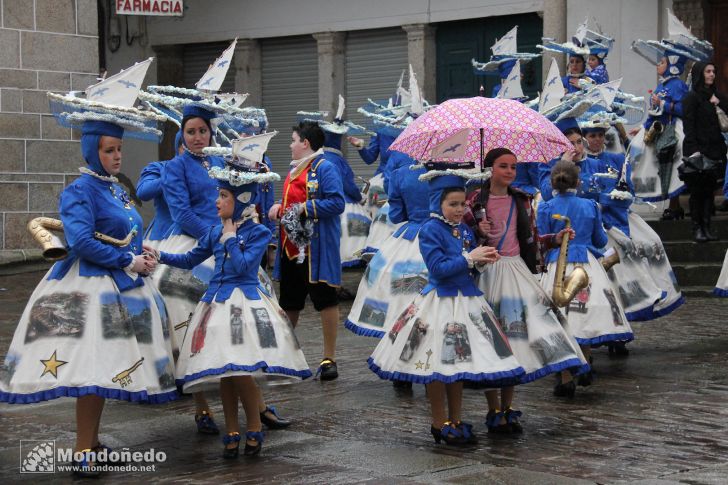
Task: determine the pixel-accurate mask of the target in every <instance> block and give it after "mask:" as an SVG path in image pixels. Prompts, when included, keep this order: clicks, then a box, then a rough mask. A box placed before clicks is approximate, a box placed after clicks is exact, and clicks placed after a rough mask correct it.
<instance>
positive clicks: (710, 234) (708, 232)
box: [703, 225, 718, 241]
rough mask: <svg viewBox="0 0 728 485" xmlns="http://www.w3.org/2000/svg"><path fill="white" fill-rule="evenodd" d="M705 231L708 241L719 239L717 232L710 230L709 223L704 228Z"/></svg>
mask: <svg viewBox="0 0 728 485" xmlns="http://www.w3.org/2000/svg"><path fill="white" fill-rule="evenodd" d="M703 233H704V234H705V238H706V239H707V240H708V241H717V240H718V236H716V235H715V234H713V233H712V232H710V226H708V225H706V226H705V229H703Z"/></svg>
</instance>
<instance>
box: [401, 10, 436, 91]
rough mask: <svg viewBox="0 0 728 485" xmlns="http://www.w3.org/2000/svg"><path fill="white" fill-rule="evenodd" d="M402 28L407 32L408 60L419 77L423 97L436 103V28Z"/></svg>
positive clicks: (411, 25) (428, 26)
mask: <svg viewBox="0 0 728 485" xmlns="http://www.w3.org/2000/svg"><path fill="white" fill-rule="evenodd" d="M402 28H403V29H404V31H405V32H407V58H408V61H409V63H410V64H411V65H412V69H413V70H414V71H415V75H416V76H417V82H418V84H419V86H420V91H421V92H422V96H423V97H424V98H425V99H426V100H427V101H429V102H430V103H435V102H436V100H435V96H436V94H437V93H436V91H435V79H436V73H437V64H436V62H437V44H436V43H435V26H433V25H430V24H408V25H403V26H402Z"/></svg>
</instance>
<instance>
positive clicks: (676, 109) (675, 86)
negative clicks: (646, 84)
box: [645, 77, 689, 128]
mask: <svg viewBox="0 0 728 485" xmlns="http://www.w3.org/2000/svg"><path fill="white" fill-rule="evenodd" d="M688 91H689V89H688V85H687V84H685V83H684V82H683V81H682V79H680V78H679V77H669V78H667V79H664V80H663V81H661V82H660V83H659V84H658V85H657V87H656V88H655V89H654V91H653V92H652V94H655V95H657V96H658V97H659V98H660V99H661V100H663V101H665V104H664V105H663V106H662V114H661V115H660V116H659V117H654V116H648V117H647V119H646V120H645V128H649V127H650V126H652V123H653V122H654V121H655V120H660V121H661V122H662V124H663V125H669V124H671V123H674V121H675V118H682V115H683V106H682V100H683V98H684V97H685V95H686V94H688ZM647 102H648V103H649V102H650V101H649V100H648V101H647Z"/></svg>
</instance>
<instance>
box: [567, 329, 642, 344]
mask: <svg viewBox="0 0 728 485" xmlns="http://www.w3.org/2000/svg"><path fill="white" fill-rule="evenodd" d="M575 338H576V342H577V343H578V344H579V345H591V346H599V345H605V344H608V343H610V342H625V343H626V342H631V341H632V340H634V334H633V333H632V332H624V333H612V334H609V335H600V336H599V337H594V338H579V337H575Z"/></svg>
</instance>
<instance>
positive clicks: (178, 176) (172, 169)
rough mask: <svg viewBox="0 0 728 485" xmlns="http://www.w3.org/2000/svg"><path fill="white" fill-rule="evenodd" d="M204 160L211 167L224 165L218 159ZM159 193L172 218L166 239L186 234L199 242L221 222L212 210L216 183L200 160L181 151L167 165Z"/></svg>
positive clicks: (214, 209) (220, 159) (209, 158)
mask: <svg viewBox="0 0 728 485" xmlns="http://www.w3.org/2000/svg"><path fill="white" fill-rule="evenodd" d="M207 160H208V163H209V164H210V166H218V167H223V166H224V163H223V160H222V158H220V157H207ZM162 190H163V191H164V198H165V199H166V200H167V205H168V206H169V211H170V214H171V215H172V226H171V227H170V230H169V232H168V234H166V235H165V237H170V236H176V235H178V234H187V235H188V236H191V237H193V238H195V239H197V240H199V239H200V238H202V236H204V235H205V234H207V232H208V231H209V230H210V227H211V226H214V225H216V224H217V223H218V222H219V221H220V220H219V218H218V217H217V208H216V207H215V200H216V199H217V183H216V182H215V180H213V179H212V178H210V176H209V175H208V173H207V168H205V167H204V166H203V164H202V161H201V159H199V158H197V157H195V156H193V155H191V154H189V153H187V152H184V153H183V154H182V155H177V156H176V157H174V158H173V159H172V160H170V161H169V162H167V164H166V166H165V167H164V172H163V173H162Z"/></svg>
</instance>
